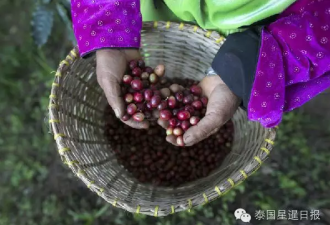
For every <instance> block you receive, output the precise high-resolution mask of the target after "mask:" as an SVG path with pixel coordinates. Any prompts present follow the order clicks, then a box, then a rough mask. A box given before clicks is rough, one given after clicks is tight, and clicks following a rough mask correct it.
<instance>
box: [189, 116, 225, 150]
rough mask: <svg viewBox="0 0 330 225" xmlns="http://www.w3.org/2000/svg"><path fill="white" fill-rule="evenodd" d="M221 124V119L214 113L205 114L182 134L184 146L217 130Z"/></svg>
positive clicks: (194, 142) (198, 140)
mask: <svg viewBox="0 0 330 225" xmlns="http://www.w3.org/2000/svg"><path fill="white" fill-rule="evenodd" d="M221 125H222V119H221V117H220V116H219V115H217V114H215V113H209V114H206V116H205V117H204V118H203V119H202V120H201V121H199V123H198V124H197V125H195V126H193V127H191V128H189V129H188V130H187V131H186V132H185V134H184V135H183V140H184V143H185V145H186V146H192V145H194V144H196V143H198V142H200V141H202V140H204V139H206V138H207V137H209V136H210V135H212V134H214V133H215V132H217V130H219V128H220V127H221Z"/></svg>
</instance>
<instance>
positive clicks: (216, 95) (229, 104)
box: [158, 76, 240, 146]
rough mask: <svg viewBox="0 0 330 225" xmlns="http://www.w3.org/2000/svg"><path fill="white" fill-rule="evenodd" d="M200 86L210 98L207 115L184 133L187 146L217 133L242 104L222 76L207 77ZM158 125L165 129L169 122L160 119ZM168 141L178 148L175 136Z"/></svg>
mask: <svg viewBox="0 0 330 225" xmlns="http://www.w3.org/2000/svg"><path fill="white" fill-rule="evenodd" d="M199 86H200V87H201V88H202V90H203V95H204V96H206V97H207V98H208V104H207V109H206V114H205V117H204V118H202V119H201V120H200V122H199V123H198V124H197V125H195V126H192V127H190V128H189V129H188V130H187V131H186V132H185V133H184V136H183V140H184V143H185V146H192V145H194V144H196V143H198V142H200V141H202V140H204V139H206V138H207V137H209V136H210V135H212V134H214V133H216V132H217V131H218V130H219V129H220V128H221V126H222V125H223V124H225V123H226V122H227V121H228V120H229V119H230V118H231V117H232V116H233V115H234V113H235V111H236V110H237V108H238V106H239V104H240V100H239V98H238V97H237V96H236V95H235V94H234V93H232V91H231V90H230V89H229V88H228V87H227V85H226V84H225V83H224V82H223V81H222V80H221V78H220V76H207V77H205V78H204V79H203V80H202V81H201V82H200V83H199ZM170 89H171V88H170ZM158 124H159V125H161V126H162V127H164V128H167V126H168V123H167V122H165V121H163V120H160V119H159V120H158ZM166 140H167V141H168V142H170V143H172V144H173V145H176V146H177V144H176V138H175V136H173V135H169V136H167V137H166Z"/></svg>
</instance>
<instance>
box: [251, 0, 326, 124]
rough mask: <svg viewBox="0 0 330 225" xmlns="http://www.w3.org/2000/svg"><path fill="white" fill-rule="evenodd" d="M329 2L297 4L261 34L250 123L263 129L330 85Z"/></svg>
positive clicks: (304, 0)
mask: <svg viewBox="0 0 330 225" xmlns="http://www.w3.org/2000/svg"><path fill="white" fill-rule="evenodd" d="M329 21H330V1H329V0H298V1H297V2H296V3H294V4H293V5H291V6H290V7H289V8H288V9H286V10H285V11H284V12H283V13H282V14H281V15H280V17H279V18H278V20H277V21H276V22H274V23H272V24H270V25H269V26H267V27H266V28H264V30H263V31H262V37H261V38H262V42H261V47H260V52H259V61H258V65H257V69H256V74H255V80H254V84H253V88H252V92H251V97H250V101H249V106H248V117H249V119H250V120H254V121H259V122H260V123H261V124H262V125H263V126H265V127H273V126H276V125H278V124H279V123H280V121H281V118H282V115H283V112H287V111H291V110H293V109H295V108H297V107H300V106H301V105H303V104H304V103H306V102H307V101H309V100H310V99H311V98H313V97H315V96H316V95H318V94H319V93H321V92H322V91H324V90H325V89H327V88H329V87H330V42H329V38H330V30H329Z"/></svg>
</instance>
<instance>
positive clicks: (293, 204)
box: [0, 0, 330, 225]
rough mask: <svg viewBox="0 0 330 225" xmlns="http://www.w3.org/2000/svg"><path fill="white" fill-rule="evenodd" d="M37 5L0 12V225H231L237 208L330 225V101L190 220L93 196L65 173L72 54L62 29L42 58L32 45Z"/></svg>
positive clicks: (7, 5) (311, 108)
mask: <svg viewBox="0 0 330 225" xmlns="http://www.w3.org/2000/svg"><path fill="white" fill-rule="evenodd" d="M31 2H33V1H28V0H27V1H18V0H11V1H9V0H3V1H1V3H0V11H1V15H2V23H1V25H0V30H1V32H0V49H1V52H0V68H1V76H0V86H1V88H0V99H1V102H0V124H1V126H0V155H1V157H0V158H1V163H0V170H1V175H0V184H1V186H0V202H1V207H0V225H8V224H19V225H25V224H26V225H37V224H38V225H49V224H62V225H66V224H68V225H69V224H70V225H72V224H77V225H80V224H82V225H99V224H100V225H101V224H116V225H117V224H118V225H121V224H122V225H127V224H129V225H130V224H132V225H133V224H134V225H135V224H136V225H147V224H156V225H172V224H173V225H186V224H187V225H188V224H189V225H190V224H199V225H200V224H205V225H213V224H226V225H227V224H229V225H232V224H240V222H238V221H236V220H235V218H234V216H233V212H234V211H235V209H237V208H244V209H246V211H247V212H249V213H251V214H252V216H253V217H254V214H255V211H257V210H276V211H278V210H320V217H321V219H322V220H321V221H311V220H309V221H300V223H299V224H329V223H330V219H329V218H330V212H329V211H330V198H329V196H330V193H329V190H330V181H329V170H330V163H329V162H330V151H329V147H330V142H329V141H328V140H329V134H330V127H329V126H328V125H329V122H330V121H329V120H330V106H329V98H330V96H329V94H327V93H325V94H323V95H320V96H319V97H318V98H316V99H314V100H313V101H311V102H310V103H308V104H306V105H305V106H304V107H302V108H301V109H300V110H296V111H294V112H292V113H288V114H286V115H285V117H284V119H283V123H282V124H281V126H280V129H279V131H278V136H277V139H276V146H275V149H274V151H272V153H271V156H270V158H269V160H267V162H266V163H265V164H264V165H263V167H262V168H261V169H260V170H259V171H258V172H257V173H255V175H253V176H252V177H251V178H249V179H248V180H247V181H246V182H244V183H243V184H242V185H240V186H238V187H237V188H235V189H234V190H233V191H231V192H229V193H228V194H227V195H226V196H224V197H223V198H221V199H219V200H217V201H215V202H212V203H210V204H208V205H206V206H203V207H200V208H197V209H195V210H193V211H192V212H191V213H188V212H183V213H178V214H175V215H173V216H169V217H166V218H162V219H159V218H152V217H145V216H141V215H133V214H130V213H127V212H124V211H122V210H119V209H116V208H113V207H112V206H111V205H110V204H107V203H106V202H104V201H103V200H102V199H101V198H99V197H98V196H97V195H95V194H94V193H92V192H90V191H89V189H87V187H85V185H83V183H82V182H80V181H79V180H78V179H77V178H76V177H74V176H73V174H72V173H71V172H70V170H69V169H68V168H67V167H65V166H63V165H62V163H61V161H60V158H59V156H58V154H57V151H56V148H55V145H54V141H53V139H52V137H51V135H50V134H48V127H47V119H46V118H47V105H48V96H49V90H50V86H51V81H52V78H53V74H51V71H53V70H55V69H56V66H57V64H58V62H59V61H60V59H62V58H63V57H64V56H65V55H66V53H68V51H69V50H70V49H71V47H72V44H71V42H70V41H69V40H68V39H67V36H68V35H67V34H66V33H65V32H63V29H62V28H63V25H61V23H60V21H58V19H57V20H56V24H55V26H54V28H53V35H52V37H51V39H50V42H49V43H48V44H47V45H46V46H44V47H43V48H41V49H37V48H36V46H35V45H34V44H33V42H32V40H31V36H30V25H29V21H30V18H31V9H32V4H31ZM45 121H46V122H45ZM265 212H266V211H265ZM253 224H280V225H281V224H298V222H297V221H292V220H284V221H271V220H266V219H264V220H261V221H256V222H253Z"/></svg>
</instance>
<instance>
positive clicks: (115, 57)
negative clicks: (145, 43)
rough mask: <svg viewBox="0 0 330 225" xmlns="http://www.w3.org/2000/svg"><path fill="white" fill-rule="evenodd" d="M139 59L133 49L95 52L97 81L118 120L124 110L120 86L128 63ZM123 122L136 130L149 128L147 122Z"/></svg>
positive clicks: (137, 52)
mask: <svg viewBox="0 0 330 225" xmlns="http://www.w3.org/2000/svg"><path fill="white" fill-rule="evenodd" d="M140 58H141V55H140V53H139V51H138V50H135V49H121V50H116V49H103V50H98V51H97V52H96V74H97V81H98V83H99V85H100V86H101V88H102V89H103V91H104V93H105V96H106V98H107V100H108V103H109V104H110V106H111V107H112V109H113V110H114V112H115V114H116V116H117V117H118V118H120V119H121V118H122V116H123V115H124V114H125V110H126V109H125V103H124V100H123V96H122V93H121V86H120V84H121V82H122V78H123V76H124V75H125V72H126V69H127V64H128V62H129V61H131V60H133V59H140ZM123 122H124V123H125V124H127V125H129V126H131V127H133V128H137V129H146V128H148V127H149V122H148V121H143V122H136V121H134V120H133V119H130V120H128V121H123Z"/></svg>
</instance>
